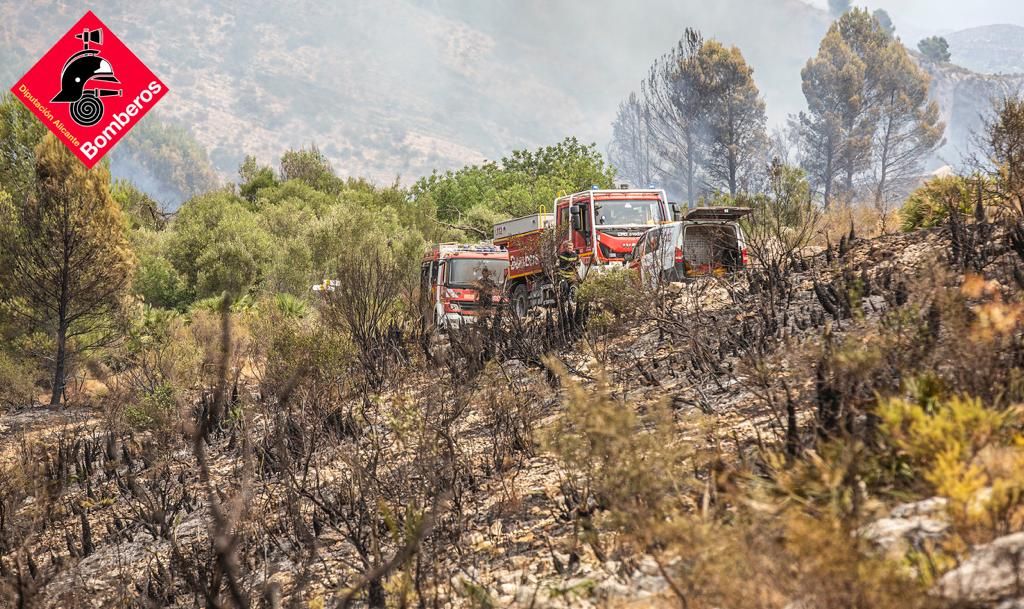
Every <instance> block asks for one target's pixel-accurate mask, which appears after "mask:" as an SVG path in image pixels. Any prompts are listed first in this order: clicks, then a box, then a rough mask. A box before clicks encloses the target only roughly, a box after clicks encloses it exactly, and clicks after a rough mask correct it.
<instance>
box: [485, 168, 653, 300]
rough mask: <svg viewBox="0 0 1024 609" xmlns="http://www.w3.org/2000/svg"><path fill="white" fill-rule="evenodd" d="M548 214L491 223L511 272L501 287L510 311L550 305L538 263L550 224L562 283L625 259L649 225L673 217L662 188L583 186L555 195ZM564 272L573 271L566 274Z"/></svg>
mask: <svg viewBox="0 0 1024 609" xmlns="http://www.w3.org/2000/svg"><path fill="white" fill-rule="evenodd" d="M553 212H554V213H552V214H549V213H538V214H532V215H529V216H524V217H522V218H515V219H513V220H507V221H505V222H499V223H498V224H495V225H494V244H495V245H499V246H502V247H505V248H506V249H507V250H508V256H509V273H508V279H507V280H506V285H505V290H506V293H507V294H509V300H510V302H511V305H512V310H513V311H515V313H516V314H517V315H520V316H522V315H525V314H526V312H527V310H529V309H530V308H531V307H535V306H540V305H545V304H551V303H553V302H554V298H555V288H556V286H555V285H553V282H552V280H551V279H550V278H549V276H550V275H552V273H550V272H549V273H547V274H545V273H544V271H543V269H542V265H541V249H542V248H541V241H542V239H543V237H542V235H544V232H545V230H548V229H553V230H554V235H555V239H556V240H557V242H556V243H555V244H554V245H555V248H556V249H557V252H558V254H559V265H560V267H571V268H561V269H560V272H561V274H562V275H564V276H566V277H565V279H564V281H565V282H566V285H571V284H575V283H576V281H582V280H584V279H585V278H586V277H587V275H588V274H589V273H590V272H592V271H598V272H599V271H600V270H601V269H602V268H606V267H607V266H608V265H611V264H624V263H625V258H626V255H627V254H629V253H630V252H632V251H633V246H634V245H636V242H637V241H638V240H639V239H640V237H642V236H643V235H644V233H646V232H647V231H648V230H649V229H651V228H652V227H655V226H658V225H659V224H662V223H664V222H670V221H671V220H672V219H673V217H672V216H673V214H672V211H671V206H670V204H669V202H668V198H667V197H666V196H665V191H664V190H655V189H629V188H620V189H615V190H597V189H593V190H586V191H583V192H577V193H575V194H571V195H567V196H564V197H559V198H557V199H555V203H554V209H553ZM567 275H573V277H568V276H567Z"/></svg>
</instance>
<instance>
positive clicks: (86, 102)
mask: <svg viewBox="0 0 1024 609" xmlns="http://www.w3.org/2000/svg"><path fill="white" fill-rule="evenodd" d="M75 38H78V39H79V40H81V41H82V46H83V49H82V50H81V51H78V52H77V53H75V54H74V55H72V56H71V57H69V58H68V60H67V61H66V62H64V68H63V69H62V70H61V74H60V93H58V94H57V95H56V96H55V97H54V98H53V99H51V100H50V102H51V103H64V104H71V118H72V119H73V120H74V121H75V122H76V123H78V124H79V125H81V126H83V127H91V126H92V125H95V124H96V123H98V122H100V119H101V118H103V101H102V100H101V99H100V98H101V97H110V96H112V95H116V96H120V95H121V89H105V88H101V87H90V88H86V84H88V83H89V82H91V81H100V82H109V83H115V84H121V83H120V81H119V80H117V78H116V77H115V76H114V68H113V67H111V65H110V62H109V61H107V60H106V59H104V58H102V57H100V52H99V50H98V49H92V48H89V44H90V43H94V44H97V45H102V44H103V29H102V28H101V29H96V30H88V29H86V30H82V33H81V34H75Z"/></svg>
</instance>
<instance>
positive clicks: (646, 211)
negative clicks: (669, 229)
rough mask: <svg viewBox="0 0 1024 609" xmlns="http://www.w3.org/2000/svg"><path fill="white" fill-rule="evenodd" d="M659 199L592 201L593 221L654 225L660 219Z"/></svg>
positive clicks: (601, 224)
mask: <svg viewBox="0 0 1024 609" xmlns="http://www.w3.org/2000/svg"><path fill="white" fill-rule="evenodd" d="M667 219H668V218H662V217H661V201H658V200H653V199H645V200H613V201H595V202H594V221H595V222H596V223H597V225H598V226H637V225H639V226H654V225H655V224H657V223H658V222H661V221H662V220H667Z"/></svg>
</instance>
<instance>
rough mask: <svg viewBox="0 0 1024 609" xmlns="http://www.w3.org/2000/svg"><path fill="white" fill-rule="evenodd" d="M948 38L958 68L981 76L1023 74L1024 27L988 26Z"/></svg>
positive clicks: (971, 29)
mask: <svg viewBox="0 0 1024 609" xmlns="http://www.w3.org/2000/svg"><path fill="white" fill-rule="evenodd" d="M945 38H946V41H947V42H949V50H950V53H951V54H952V56H953V57H952V61H953V63H955V64H957V65H959V66H963V67H965V68H967V69H969V70H973V71H975V72H980V73H982V74H1024V27H1021V26H1019V25H986V26H982V27H975V28H970V29H967V30H961V31H959V32H954V33H952V34H947V35H946V36H945Z"/></svg>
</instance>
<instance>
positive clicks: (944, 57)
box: [917, 36, 952, 63]
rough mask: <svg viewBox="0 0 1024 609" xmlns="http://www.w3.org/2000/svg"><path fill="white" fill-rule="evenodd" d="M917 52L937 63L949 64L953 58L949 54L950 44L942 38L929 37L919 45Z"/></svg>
mask: <svg viewBox="0 0 1024 609" xmlns="http://www.w3.org/2000/svg"><path fill="white" fill-rule="evenodd" d="M917 50H919V51H921V54H922V55H924V56H925V58H927V59H928V60H929V61H934V62H935V63H949V60H950V59H951V58H952V56H951V55H950V54H949V42H947V41H946V39H945V38H943V37H942V36H929V37H928V38H925V39H923V40H921V41H920V42H918V43H917Z"/></svg>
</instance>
